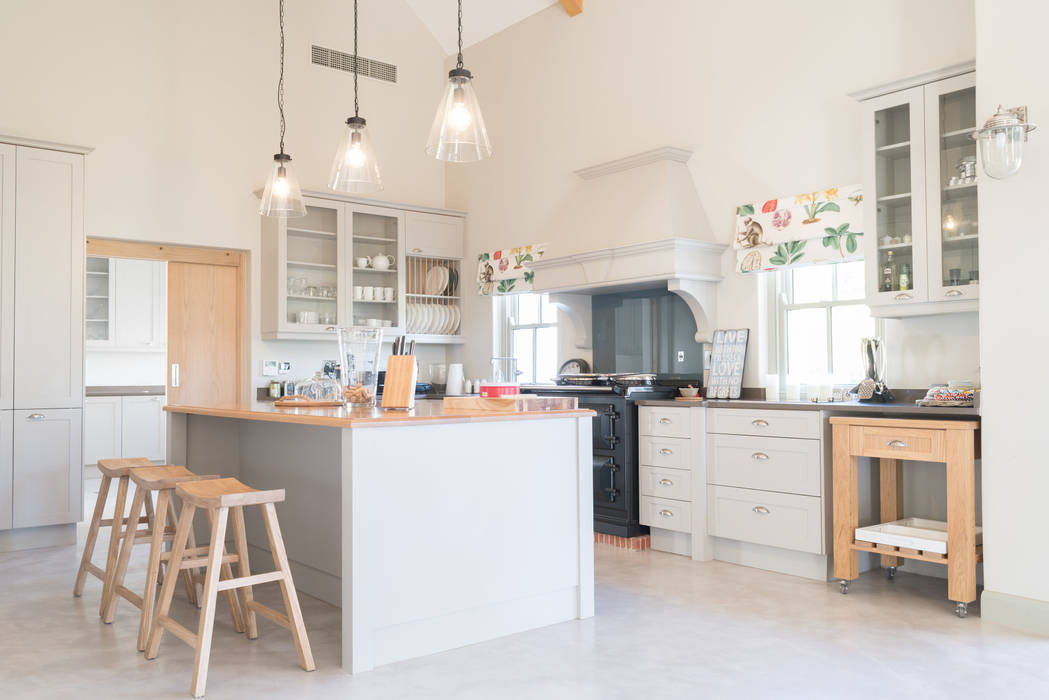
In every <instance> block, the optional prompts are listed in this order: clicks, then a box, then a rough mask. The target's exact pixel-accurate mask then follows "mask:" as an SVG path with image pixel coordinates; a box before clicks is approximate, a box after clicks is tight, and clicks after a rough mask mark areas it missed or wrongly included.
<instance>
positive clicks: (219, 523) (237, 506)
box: [146, 479, 316, 698]
mask: <svg viewBox="0 0 1049 700" xmlns="http://www.w3.org/2000/svg"><path fill="white" fill-rule="evenodd" d="M175 493H176V494H177V495H178V497H179V499H180V500H181V501H182V511H181V513H180V514H179V521H178V529H177V530H176V532H175V542H174V544H173V545H172V550H171V557H170V560H169V562H170V564H171V568H170V569H169V574H168V576H166V577H165V579H164V586H163V587H162V588H161V590H160V605H159V606H158V608H157V612H156V616H155V617H154V619H153V624H152V626H151V627H150V631H149V643H148V644H147V646H146V658H147V659H154V658H156V656H157V652H158V651H159V649H160V640H161V638H162V637H163V635H164V630H165V629H168V630H171V632H172V634H174V635H175V636H176V637H178V638H179V639H181V640H182V641H184V642H186V643H187V644H189V645H190V646H191V647H193V648H194V649H196V651H197V655H196V660H195V661H194V665H193V680H192V683H191V685H190V692H191V693H192V694H193V697H196V698H199V697H201V696H202V695H204V687H205V685H206V684H207V677H208V661H209V659H210V657H211V634H212V629H213V627H214V623H215V603H216V597H217V595H218V592H219V591H220V590H223V591H225V590H230V589H233V588H236V589H239V590H240V595H241V602H242V603H243V606H244V616H245V622H246V624H247V632H248V638H249V639H255V638H256V637H258V634H259V633H258V623H257V620H256V618H255V614H256V613H258V614H259V615H262V616H263V617H266V618H268V619H270V620H272V621H274V622H276V623H277V624H279V625H280V626H282V627H285V628H287V629H288V630H289V631H290V632H291V635H292V638H293V639H294V640H295V649H296V651H297V652H298V654H299V664H300V665H301V666H302V668H303V669H304V670H306V671H312V670H314V669H315V668H316V666H315V665H314V663H313V652H312V651H311V650H310V642H309V639H308V638H307V637H306V626H305V624H303V621H302V610H301V608H300V607H299V598H298V594H297V593H296V592H295V584H294V583H293V582H292V578H291V569H290V567H289V565H288V554H287V552H286V551H285V550H284V538H283V537H282V536H281V533H280V525H279V524H278V523H277V510H276V508H275V507H274V505H273V504H274V503H279V502H281V501H283V500H284V489H277V490H272V491H257V490H255V489H253V488H251V487H250V486H246V485H244V484H242V483H241V482H239V481H237V480H236V479H208V480H200V481H188V482H183V483H180V484H177V485H176V486H175ZM254 505H259V506H262V517H263V519H264V520H265V522H266V534H267V536H268V537H269V542H270V551H271V552H272V554H273V564H274V566H276V568H277V570H276V571H272V572H269V573H265V574H255V575H252V573H251V568H250V566H249V564H248V540H247V536H246V535H245V533H244V506H254ZM197 508H205V509H207V510H208V511H209V512H210V513H212V514H213V516H212V519H211V542H210V544H209V548H208V555H207V570H206V571H205V574H204V594H203V607H202V608H201V611H200V623H199V625H198V627H197V633H196V634H194V633H193V632H191V631H190V630H188V629H186V628H185V627H183V626H182V625H180V624H179V623H177V622H175V621H174V620H172V619H171V618H170V617H169V616H168V612H169V611H170V609H171V598H172V596H173V594H174V592H175V578H176V577H175V576H174V575H172V574H171V572H174V571H177V570H179V569H184V568H190V567H193V566H199V565H200V560H198V559H186V558H185V556H186V554H187V551H186V541H187V540H188V538H189V533H190V529H191V528H192V526H193V513H194V511H195V510H196V509H197ZM230 510H232V511H233V540H234V543H235V546H236V552H237V553H236V554H234V555H225V554H224V553H223V548H222V542H224V541H225V537H226V522H227V519H228V517H229V513H230ZM227 561H229V562H235V563H236V564H237V570H238V572H239V573H240V577H239V578H235V579H229V580H226V581H220V580H219V571H220V566H221V564H223V563H225V562H227ZM271 581H278V582H279V583H280V587H281V594H282V595H283V597H284V608H285V610H286V611H287V614H286V615H282V614H281V613H279V612H277V611H276V610H274V609H273V608H269V607H267V606H265V605H261V604H260V603H258V602H256V601H255V599H254V597H253V596H252V586H255V585H258V584H262V583H268V582H271Z"/></svg>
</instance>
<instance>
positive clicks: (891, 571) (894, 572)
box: [888, 566, 896, 581]
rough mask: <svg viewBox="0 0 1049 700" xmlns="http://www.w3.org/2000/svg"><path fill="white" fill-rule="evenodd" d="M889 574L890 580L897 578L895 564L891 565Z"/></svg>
mask: <svg viewBox="0 0 1049 700" xmlns="http://www.w3.org/2000/svg"><path fill="white" fill-rule="evenodd" d="M888 574H889V580H890V581H892V580H894V579H895V578H896V567H895V566H890V567H889V571H888Z"/></svg>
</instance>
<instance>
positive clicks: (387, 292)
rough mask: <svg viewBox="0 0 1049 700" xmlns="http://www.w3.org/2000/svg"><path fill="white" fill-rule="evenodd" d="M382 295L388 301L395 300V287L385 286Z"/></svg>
mask: <svg viewBox="0 0 1049 700" xmlns="http://www.w3.org/2000/svg"><path fill="white" fill-rule="evenodd" d="M382 295H383V298H385V299H386V301H393V287H383V288H382Z"/></svg>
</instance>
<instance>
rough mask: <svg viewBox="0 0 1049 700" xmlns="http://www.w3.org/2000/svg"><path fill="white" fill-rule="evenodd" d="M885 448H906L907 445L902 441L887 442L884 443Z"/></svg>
mask: <svg viewBox="0 0 1049 700" xmlns="http://www.w3.org/2000/svg"><path fill="white" fill-rule="evenodd" d="M885 446H886V447H907V446H908V445H907V443H906V442H904V441H903V440H889V441H888V442H887V443H885Z"/></svg>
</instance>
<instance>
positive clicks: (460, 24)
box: [455, 0, 463, 68]
mask: <svg viewBox="0 0 1049 700" xmlns="http://www.w3.org/2000/svg"><path fill="white" fill-rule="evenodd" d="M455 67H456V68H462V67H463V0H459V59H458V60H457V61H456V62H455Z"/></svg>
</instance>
